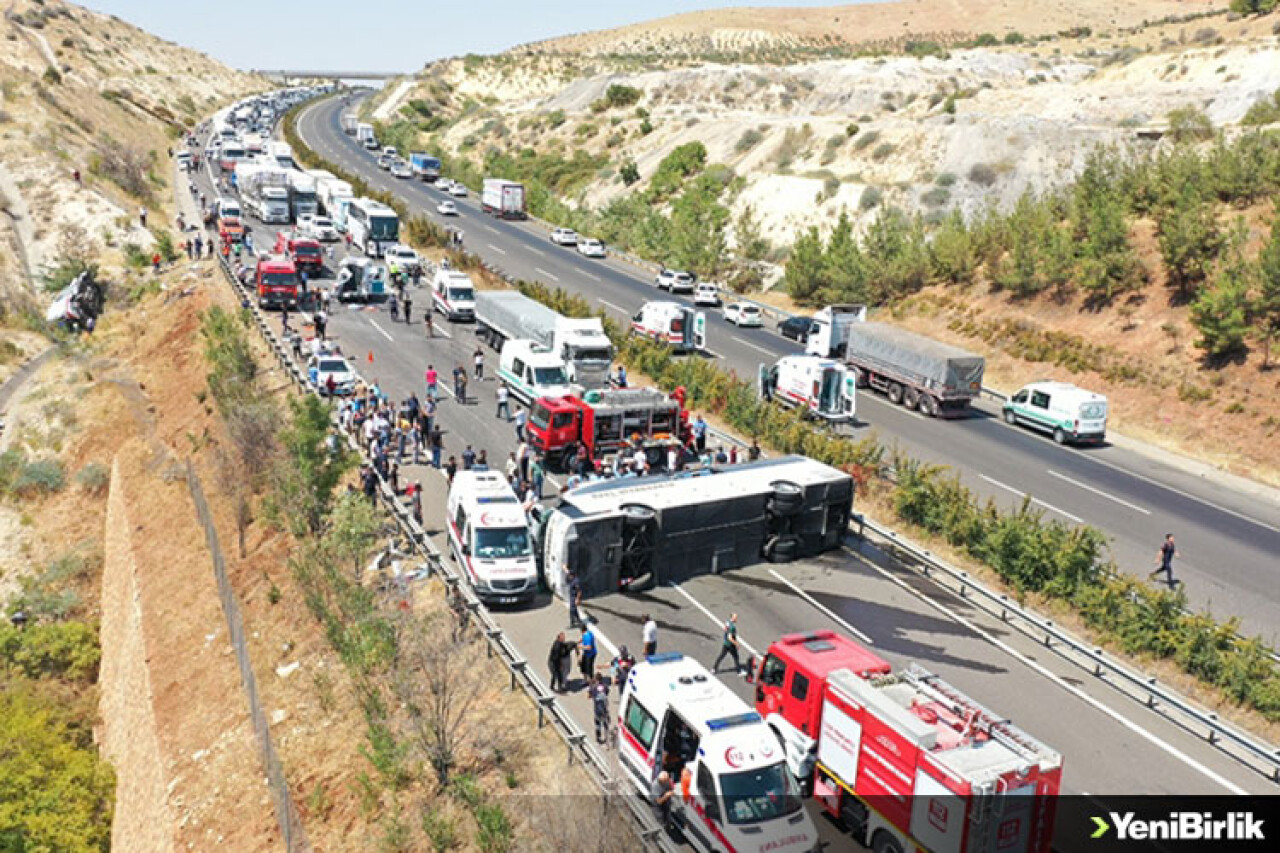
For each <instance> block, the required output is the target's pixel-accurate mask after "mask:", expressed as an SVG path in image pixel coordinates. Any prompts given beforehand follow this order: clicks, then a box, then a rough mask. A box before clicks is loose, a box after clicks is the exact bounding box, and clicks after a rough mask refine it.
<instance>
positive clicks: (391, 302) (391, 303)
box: [387, 293, 400, 323]
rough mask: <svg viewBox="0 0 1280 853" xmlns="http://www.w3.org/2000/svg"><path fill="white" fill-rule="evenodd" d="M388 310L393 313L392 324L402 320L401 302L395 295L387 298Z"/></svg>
mask: <svg viewBox="0 0 1280 853" xmlns="http://www.w3.org/2000/svg"><path fill="white" fill-rule="evenodd" d="M387 310H388V311H390V312H391V322H393V323H394V322H396V321H397V320H399V319H400V302H399V300H397V299H396V295H395V294H394V293H393V294H391V295H390V296H388V297H387Z"/></svg>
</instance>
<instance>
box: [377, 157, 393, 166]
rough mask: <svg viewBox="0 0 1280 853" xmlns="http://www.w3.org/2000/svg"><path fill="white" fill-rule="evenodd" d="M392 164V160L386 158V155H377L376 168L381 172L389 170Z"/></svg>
mask: <svg viewBox="0 0 1280 853" xmlns="http://www.w3.org/2000/svg"><path fill="white" fill-rule="evenodd" d="M392 162H393V161H392V159H391V158H390V157H388V156H387V155H386V154H379V155H378V168H379V169H383V170H386V169H390V168H391V163H392Z"/></svg>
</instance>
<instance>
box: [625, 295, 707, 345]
mask: <svg viewBox="0 0 1280 853" xmlns="http://www.w3.org/2000/svg"><path fill="white" fill-rule="evenodd" d="M631 334H633V335H639V336H640V337H642V338H648V339H649V340H651V341H656V342H658V343H660V344H666V345H667V346H669V347H671V348H672V349H674V350H676V351H677V352H693V351H695V350H704V349H706V348H707V315H706V314H703V313H702V312H701V311H694V310H693V309H692V308H690V307H689V306H687V305H682V304H681V303H679V302H646V303H645V304H644V305H642V306H640V310H639V312H637V313H636V315H635V316H634V317H632V318H631Z"/></svg>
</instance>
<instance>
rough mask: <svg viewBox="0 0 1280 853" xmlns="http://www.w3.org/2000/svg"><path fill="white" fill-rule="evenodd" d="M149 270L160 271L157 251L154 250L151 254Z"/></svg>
mask: <svg viewBox="0 0 1280 853" xmlns="http://www.w3.org/2000/svg"><path fill="white" fill-rule="evenodd" d="M151 271H152V272H157V273H158V272H160V253H159V252H154V253H153V254H152V255H151Z"/></svg>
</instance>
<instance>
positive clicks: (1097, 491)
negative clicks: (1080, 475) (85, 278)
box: [1048, 469, 1151, 515]
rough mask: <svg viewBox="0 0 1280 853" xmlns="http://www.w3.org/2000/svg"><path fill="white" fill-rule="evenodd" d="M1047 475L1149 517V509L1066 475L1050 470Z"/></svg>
mask: <svg viewBox="0 0 1280 853" xmlns="http://www.w3.org/2000/svg"><path fill="white" fill-rule="evenodd" d="M1048 473H1049V476H1050V477H1057V478H1058V479H1059V480H1065V481H1066V482H1068V483H1070V484H1071V485H1073V486H1079V487H1080V488H1082V489H1084V490H1085V491H1086V492H1093V493H1094V494H1095V495H1098V496H1099V497H1104V498H1106V499H1107V500H1112V501H1115V502H1116V503H1118V504H1120V505H1121V506H1127V507H1128V508H1129V509H1132V510H1137V511H1138V512H1140V513H1142V514H1143V515H1151V510H1149V509H1144V508H1143V507H1140V506H1138V505H1137V504H1131V503H1129V502H1128V501H1126V500H1122V499H1121V498H1118V497H1116V496H1115V495H1113V494H1109V493H1108V492H1104V491H1102V489H1095V488H1094V487H1093V486H1090V485H1089V484H1088V483H1082V482H1080V481H1079V480H1074V479H1072V478H1071V477H1068V476H1067V475H1066V474H1059V473H1058V472H1057V471H1054V470H1052V469H1050V470H1049V472H1048Z"/></svg>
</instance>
